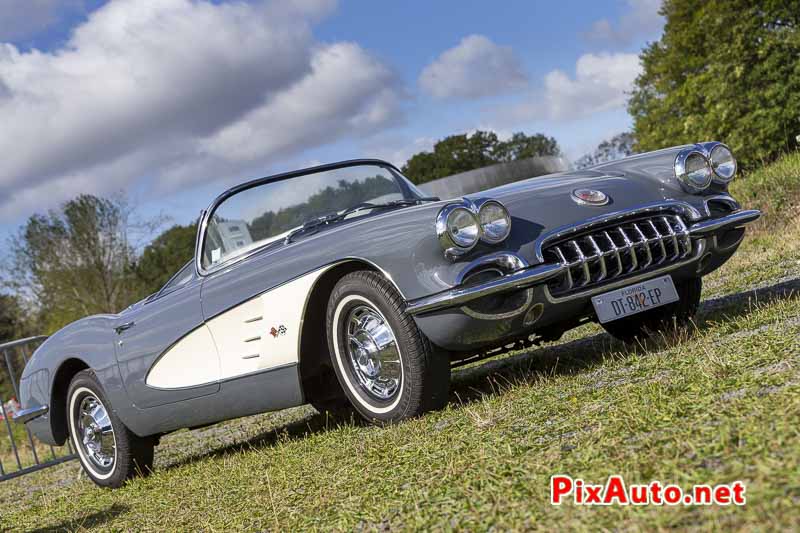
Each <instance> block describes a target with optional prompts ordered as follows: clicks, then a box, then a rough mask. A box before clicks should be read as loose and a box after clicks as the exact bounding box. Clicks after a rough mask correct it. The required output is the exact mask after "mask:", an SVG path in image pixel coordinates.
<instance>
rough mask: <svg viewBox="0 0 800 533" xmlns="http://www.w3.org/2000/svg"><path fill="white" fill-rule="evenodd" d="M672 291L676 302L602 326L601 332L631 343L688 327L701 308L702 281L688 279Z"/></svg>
mask: <svg viewBox="0 0 800 533" xmlns="http://www.w3.org/2000/svg"><path fill="white" fill-rule="evenodd" d="M675 290H676V291H677V292H678V297H679V298H680V299H679V300H678V301H677V302H674V303H671V304H667V305H664V306H662V307H657V308H656V309H651V310H650V311H645V312H643V313H639V314H636V315H632V316H629V317H626V318H622V319H619V320H614V321H613V322H608V323H606V324H602V326H603V329H605V330H606V331H607V332H608V333H610V334H611V335H612V336H614V337H616V338H618V339H620V340H622V341H625V342H634V341H636V340H644V339H647V338H649V337H652V336H653V335H654V334H657V333H660V332H666V333H669V332H673V331H676V330H678V329H681V328H684V327H687V326H689V325H690V324H691V321H692V318H694V315H695V314H696V313H697V309H698V308H699V307H700V293H701V292H702V290H703V281H702V279H701V278H691V279H688V280H685V281H682V282H680V283H676V284H675Z"/></svg>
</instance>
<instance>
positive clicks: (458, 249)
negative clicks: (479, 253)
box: [436, 203, 482, 257]
mask: <svg viewBox="0 0 800 533" xmlns="http://www.w3.org/2000/svg"><path fill="white" fill-rule="evenodd" d="M470 207H471V206H469V205H467V204H465V203H451V204H447V205H446V206H444V207H442V209H441V210H440V211H439V214H438V215H437V216H436V235H437V237H438V239H439V244H440V245H441V246H442V249H443V250H444V252H445V255H447V256H450V257H458V256H460V255H464V254H466V253H469V252H470V251H472V249H473V248H475V247H476V246H477V245H478V242H480V240H481V237H482V228H481V222H480V219H479V218H478V216H477V213H476V212H475V210H474V209H471V208H470ZM457 210H464V211H466V212H467V213H469V215H470V216H471V217H472V219H473V221H474V223H475V225H476V227H477V236H476V238H475V240H474V242H473V243H472V244H471V245H469V246H462V245H460V244H459V243H457V242H456V241H455V240H454V239H453V236H452V234H451V233H450V228H449V224H448V221H449V219H450V216H451V215H452V213H454V212H455V211H457Z"/></svg>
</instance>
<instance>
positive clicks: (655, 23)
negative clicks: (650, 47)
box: [586, 0, 664, 46]
mask: <svg viewBox="0 0 800 533" xmlns="http://www.w3.org/2000/svg"><path fill="white" fill-rule="evenodd" d="M660 8H661V0H627V2H626V7H625V8H624V9H625V13H624V14H623V15H622V16H621V17H620V19H619V21H617V22H616V24H614V23H612V22H611V21H610V20H608V19H607V18H603V19H600V20H597V21H595V22H594V24H592V28H591V29H590V30H589V31H588V32H587V33H586V37H587V38H588V39H590V40H592V41H597V42H601V43H606V44H608V43H610V44H616V45H623V46H624V45H627V44H630V43H631V42H632V41H633V39H634V38H635V37H637V36H642V35H643V36H646V37H650V38H656V37H658V35H660V34H661V30H662V29H663V27H664V17H662V16H661V15H659V14H658V10H659V9H660Z"/></svg>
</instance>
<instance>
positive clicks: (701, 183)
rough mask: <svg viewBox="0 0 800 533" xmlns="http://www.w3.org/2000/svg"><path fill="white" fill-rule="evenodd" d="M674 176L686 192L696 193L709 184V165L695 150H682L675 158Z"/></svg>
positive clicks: (710, 173)
mask: <svg viewBox="0 0 800 533" xmlns="http://www.w3.org/2000/svg"><path fill="white" fill-rule="evenodd" d="M675 177H677V178H678V181H680V183H681V185H682V186H683V188H684V189H685V190H686V191H687V192H690V193H693V194H697V193H700V192H703V191H704V190H706V189H707V188H708V186H709V185H711V178H712V171H711V165H710V164H709V162H708V159H706V156H704V155H703V154H702V153H700V152H698V151H697V150H683V151H681V152H680V153H679V154H678V157H677V158H676V159H675Z"/></svg>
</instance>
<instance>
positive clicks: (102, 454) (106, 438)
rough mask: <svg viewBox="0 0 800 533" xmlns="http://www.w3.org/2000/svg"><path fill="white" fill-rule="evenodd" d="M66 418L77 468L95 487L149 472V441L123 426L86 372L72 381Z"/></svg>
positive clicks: (115, 485)
mask: <svg viewBox="0 0 800 533" xmlns="http://www.w3.org/2000/svg"><path fill="white" fill-rule="evenodd" d="M67 417H68V422H69V434H70V438H71V439H72V445H73V446H74V447H75V450H76V452H77V454H78V459H79V460H80V462H81V466H83V470H84V471H85V472H86V474H87V475H88V476H89V478H90V479H91V480H92V481H94V482H95V483H96V484H97V485H99V486H101V487H108V488H118V487H121V486H122V485H123V484H124V483H125V481H126V480H128V479H130V478H132V477H134V476H136V475H146V474H147V473H149V472H150V470H151V469H152V467H153V449H154V442H153V439H150V438H142V437H139V436H137V435H135V434H134V433H132V432H131V431H130V430H129V429H128V428H127V427H125V425H124V424H123V423H122V421H121V420H120V419H119V418H118V417H117V415H116V414H115V413H114V411H113V410H111V404H110V403H109V401H108V399H107V398H106V396H105V392H104V391H103V387H102V386H101V385H100V383H99V382H98V381H97V378H96V377H95V375H94V373H93V372H91V371H90V370H84V371H81V372H78V373H77V374H76V375H75V377H74V378H72V382H71V383H70V386H69V391H68V392H67Z"/></svg>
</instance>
